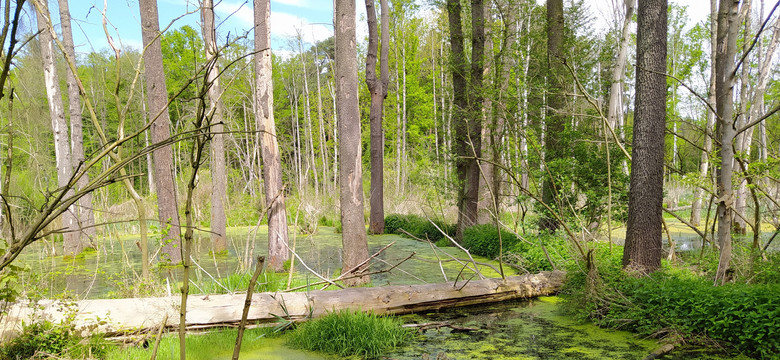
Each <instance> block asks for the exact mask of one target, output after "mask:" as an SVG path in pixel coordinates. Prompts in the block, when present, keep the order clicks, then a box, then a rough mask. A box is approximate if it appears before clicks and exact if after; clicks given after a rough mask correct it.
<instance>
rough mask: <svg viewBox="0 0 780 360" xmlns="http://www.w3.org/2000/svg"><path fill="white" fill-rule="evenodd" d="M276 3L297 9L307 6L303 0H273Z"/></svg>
mask: <svg viewBox="0 0 780 360" xmlns="http://www.w3.org/2000/svg"><path fill="white" fill-rule="evenodd" d="M273 2H275V3H279V4H284V5H289V6H295V7H305V6H306V4H304V2H303V0H273Z"/></svg>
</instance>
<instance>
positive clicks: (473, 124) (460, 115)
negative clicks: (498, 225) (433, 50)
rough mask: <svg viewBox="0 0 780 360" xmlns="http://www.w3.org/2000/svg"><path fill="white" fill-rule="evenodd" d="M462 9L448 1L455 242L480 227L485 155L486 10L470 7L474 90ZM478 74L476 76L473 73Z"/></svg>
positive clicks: (479, 3) (478, 5)
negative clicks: (468, 79)
mask: <svg viewBox="0 0 780 360" xmlns="http://www.w3.org/2000/svg"><path fill="white" fill-rule="evenodd" d="M461 10H462V9H461V5H460V2H459V1H457V0H448V1H447V15H448V18H449V26H450V46H451V56H452V60H451V69H452V89H453V93H454V95H453V96H454V97H453V105H454V106H453V109H452V112H453V114H452V116H453V123H454V126H455V142H454V144H453V152H454V155H455V156H456V159H455V172H456V176H457V177H458V179H460V181H461V185H460V187H459V190H458V223H457V229H456V239H458V240H462V239H463V232H464V230H465V229H466V228H467V227H469V226H473V225H475V224H476V223H477V209H478V207H477V206H478V200H479V176H480V174H479V164H478V163H477V158H479V157H480V156H481V153H482V142H481V138H480V137H481V134H482V123H481V114H480V113H479V111H480V110H481V105H482V104H481V103H482V97H481V93H480V92H481V91H482V89H481V84H482V70H483V69H482V66H483V59H482V57H483V55H484V45H485V44H484V42H485V28H484V13H483V11H484V8H483V5H482V1H481V0H475V1H472V3H471V12H472V14H471V16H472V22H471V23H472V50H471V56H472V59H473V60H472V64H471V72H472V73H471V82H472V84H471V87H468V84H467V82H466V75H467V74H469V69H468V65H469V64H468V62H467V60H466V55H465V52H464V36H463V29H462V25H461ZM475 71H476V72H478V74H474V72H475Z"/></svg>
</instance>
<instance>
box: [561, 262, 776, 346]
mask: <svg viewBox="0 0 780 360" xmlns="http://www.w3.org/2000/svg"><path fill="white" fill-rule="evenodd" d="M596 254H598V252H596ZM620 254H622V251H620V250H618V251H615V250H613V254H612V255H608V253H607V252H602V255H601V256H600V257H596V259H595V261H596V264H597V267H598V268H599V275H600V276H601V279H602V281H603V286H601V288H600V289H599V290H600V295H599V297H598V298H599V299H600V300H599V301H598V303H587V302H586V303H584V304H583V301H582V300H583V298H584V294H585V281H584V279H585V275H584V274H582V272H581V271H578V272H571V273H570V276H569V279H568V281H567V284H566V286H565V288H564V296H565V298H566V301H567V302H568V303H569V305H572V306H567V307H568V308H570V309H576V310H575V311H577V312H578V315H585V316H584V317H587V318H590V319H591V320H593V321H594V322H595V323H596V324H597V325H599V326H605V327H611V328H621V329H624V330H630V331H634V332H637V333H639V334H642V335H648V336H649V335H657V334H667V333H673V334H680V335H683V336H685V337H688V338H690V337H691V336H705V337H706V338H710V339H713V340H717V341H722V342H727V343H731V344H732V345H734V347H736V348H737V349H738V350H739V351H741V352H745V353H747V354H749V355H752V356H758V357H764V358H771V357H772V356H777V355H776V354H777V353H778V352H780V308H778V307H777V299H778V298H780V284H777V283H774V284H759V285H750V284H728V285H725V286H717V287H716V286H713V285H712V282H711V280H709V279H707V278H704V277H699V276H696V275H694V274H693V273H691V272H690V271H687V270H684V269H677V268H670V267H669V266H668V265H667V266H665V267H664V268H663V270H661V271H658V272H656V273H653V274H652V275H650V276H646V277H641V278H635V277H631V276H626V274H625V272H622V271H621V270H620V260H619V257H620Z"/></svg>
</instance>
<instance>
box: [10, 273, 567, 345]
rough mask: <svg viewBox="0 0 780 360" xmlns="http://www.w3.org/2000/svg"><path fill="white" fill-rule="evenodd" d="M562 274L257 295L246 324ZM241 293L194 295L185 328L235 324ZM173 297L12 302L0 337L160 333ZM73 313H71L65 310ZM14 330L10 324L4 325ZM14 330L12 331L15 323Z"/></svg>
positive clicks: (548, 288) (399, 305)
mask: <svg viewBox="0 0 780 360" xmlns="http://www.w3.org/2000/svg"><path fill="white" fill-rule="evenodd" d="M564 276H565V273H564V272H562V271H553V272H542V273H539V274H529V275H523V276H514V277H507V278H506V280H502V279H485V280H473V281H470V282H466V281H464V280H460V281H459V282H457V283H455V282H448V283H437V284H423V285H396V286H383V287H373V288H350V289H342V290H331V291H323V290H313V291H307V292H289V293H283V292H277V293H255V294H253V295H252V305H251V308H250V309H249V313H248V317H247V319H248V320H249V321H250V322H251V323H252V324H255V325H256V324H272V323H275V322H277V321H278V318H277V317H276V316H280V317H283V318H285V319H288V320H291V321H302V320H305V319H307V318H309V317H315V318H316V317H319V316H322V315H324V314H326V313H328V312H331V311H334V310H341V309H353V310H363V311H373V312H374V313H377V314H406V313H412V312H420V311H431V310H438V309H442V308H449V307H457V306H466V305H474V304H484V303H493V302H500V301H505V300H511V299H523V298H532V297H537V296H543V295H550V294H554V293H556V292H557V291H558V290H559V289H560V287H561V285H562V284H563V279H564ZM245 297H246V295H245V294H238V293H236V294H225V295H210V296H205V297H204V296H198V295H192V296H190V298H189V300H188V301H187V316H186V319H187V320H186V321H187V327H188V328H190V329H204V328H212V327H220V326H232V325H235V324H237V323H238V322H239V321H240V320H241V316H242V311H243V307H244V301H245ZM179 301H180V298H179V297H176V296H170V297H155V298H130V299H98V300H81V301H76V302H74V303H72V304H69V306H63V304H62V303H61V302H60V301H58V300H55V301H52V300H42V301H38V302H37V303H36V304H16V305H14V306H13V308H12V309H11V310H10V311H9V312H8V314H7V318H6V321H5V323H6V324H5V326H4V328H3V329H2V333H1V334H0V338H4V337H5V336H6V335H8V334H7V332H8V331H9V330H10V331H14V328H16V329H18V326H19V325H20V324H21V322H22V321H25V322H27V323H29V322H30V321H34V320H40V319H46V320H50V321H52V322H55V323H57V322H61V321H62V320H63V319H65V318H66V317H67V316H73V313H74V312H75V317H74V325H75V326H76V328H77V329H83V330H85V331H89V332H102V333H105V334H106V335H107V336H118V335H119V336H121V335H128V334H134V333H135V334H139V333H145V332H148V331H150V330H154V329H156V328H159V326H160V322H161V320H162V319H163V318H164V317H165V316H166V315H167V316H168V318H169V320H170V321H169V322H168V324H167V326H168V327H170V328H176V327H178V322H177V321H174V320H172V319H178V318H179V317H178V316H176V315H177V314H178V311H179ZM68 309H71V310H68ZM9 325H11V326H9ZM14 325H16V326H14Z"/></svg>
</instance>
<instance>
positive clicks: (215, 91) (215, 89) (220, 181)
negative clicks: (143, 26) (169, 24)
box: [201, 0, 227, 252]
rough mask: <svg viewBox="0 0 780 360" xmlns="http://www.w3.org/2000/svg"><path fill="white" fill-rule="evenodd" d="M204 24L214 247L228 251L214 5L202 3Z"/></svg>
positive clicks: (207, 2) (225, 180)
mask: <svg viewBox="0 0 780 360" xmlns="http://www.w3.org/2000/svg"><path fill="white" fill-rule="evenodd" d="M201 15H202V16H203V18H202V24H203V42H204V43H205V45H206V61H207V62H213V64H212V65H207V66H208V68H207V73H206V81H207V83H208V84H209V88H208V89H209V90H208V92H209V113H210V114H212V115H211V121H209V123H211V124H212V126H211V132H212V133H213V135H212V136H211V246H212V250H213V251H214V252H223V251H226V250H227V239H226V236H227V233H226V231H227V229H226V228H227V217H226V216H225V204H226V203H227V174H226V169H225V140H224V135H223V134H222V132H223V129H224V125H223V123H222V100H220V96H222V89H221V88H220V86H219V66H218V65H217V60H218V58H219V54H218V53H217V37H216V31H215V28H214V26H215V25H214V3H213V1H212V0H203V2H202V4H201Z"/></svg>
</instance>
